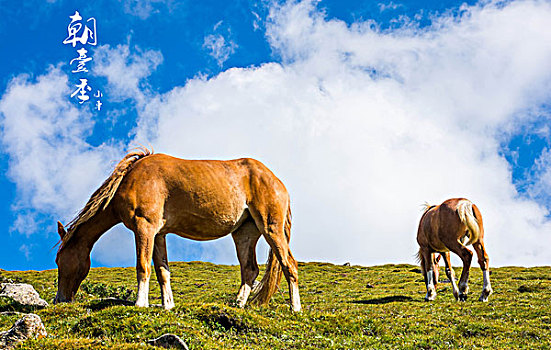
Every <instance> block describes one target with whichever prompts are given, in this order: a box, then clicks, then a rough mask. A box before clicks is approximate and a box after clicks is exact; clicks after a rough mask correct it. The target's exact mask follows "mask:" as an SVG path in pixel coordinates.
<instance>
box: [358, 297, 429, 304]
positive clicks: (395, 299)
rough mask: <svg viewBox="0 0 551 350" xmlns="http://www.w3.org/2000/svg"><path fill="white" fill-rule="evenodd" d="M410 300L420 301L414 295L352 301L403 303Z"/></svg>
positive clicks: (360, 302)
mask: <svg viewBox="0 0 551 350" xmlns="http://www.w3.org/2000/svg"><path fill="white" fill-rule="evenodd" d="M408 301H418V300H416V299H413V298H412V297H409V296H407V295H390V296H387V297H382V298H375V299H368V300H352V301H351V303H352V304H368V305H376V304H388V303H403V302H408Z"/></svg>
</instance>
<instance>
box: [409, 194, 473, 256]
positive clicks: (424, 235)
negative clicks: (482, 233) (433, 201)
mask: <svg viewBox="0 0 551 350" xmlns="http://www.w3.org/2000/svg"><path fill="white" fill-rule="evenodd" d="M465 201H466V202H468V203H470V204H471V205H472V208H473V211H474V215H475V217H477V219H479V220H480V227H482V218H481V215H480V211H479V210H478V208H477V207H476V206H475V205H474V204H472V202H471V201H469V200H468V199H466V198H450V199H448V200H445V201H444V202H442V204H440V205H437V206H434V207H432V208H430V209H429V210H427V211H426V212H425V213H424V215H423V217H422V218H421V222H420V223H419V231H418V238H417V241H418V243H419V244H420V245H428V246H430V247H431V248H432V249H433V250H435V251H438V252H445V251H448V248H447V246H448V245H449V244H450V242H451V241H456V240H461V239H462V238H463V237H464V236H465V232H466V230H467V229H468V228H467V226H466V225H465V223H464V222H462V220H461V218H460V216H459V213H458V209H459V207H460V205H461V204H462V203H464V202H465Z"/></svg>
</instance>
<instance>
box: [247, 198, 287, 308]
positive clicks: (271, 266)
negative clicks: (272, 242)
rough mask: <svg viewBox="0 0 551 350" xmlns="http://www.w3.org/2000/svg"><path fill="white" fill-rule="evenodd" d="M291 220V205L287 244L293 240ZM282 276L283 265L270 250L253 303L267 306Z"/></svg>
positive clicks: (252, 299)
mask: <svg viewBox="0 0 551 350" xmlns="http://www.w3.org/2000/svg"><path fill="white" fill-rule="evenodd" d="M291 219H292V215H291V205H290V204H289V208H288V209H287V217H286V218H285V228H284V230H285V239H286V240H287V244H288V243H289V241H290V240H291ZM282 275H283V270H282V269H281V264H280V263H279V261H278V260H277V257H276V256H275V253H274V251H273V250H272V249H271V248H270V252H269V253H268V262H267V263H266V272H264V276H262V280H261V281H260V283H258V284H257V285H256V286H255V287H254V288H253V290H252V294H253V296H252V298H251V303H255V304H258V305H263V304H267V303H268V301H270V299H271V297H272V296H273V295H274V293H275V292H276V291H277V289H278V287H279V282H280V281H281V276H282Z"/></svg>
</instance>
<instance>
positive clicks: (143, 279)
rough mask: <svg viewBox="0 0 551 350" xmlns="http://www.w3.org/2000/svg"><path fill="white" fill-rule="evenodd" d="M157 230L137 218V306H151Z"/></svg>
mask: <svg viewBox="0 0 551 350" xmlns="http://www.w3.org/2000/svg"><path fill="white" fill-rule="evenodd" d="M156 233H157V230H156V228H155V227H154V226H153V225H152V224H151V223H150V222H148V220H146V219H145V218H142V217H140V218H136V230H135V231H134V237H135V240H136V276H137V278H138V297H137V299H136V306H141V307H148V306H149V278H150V277H151V258H152V256H153V244H154V240H155V234H156Z"/></svg>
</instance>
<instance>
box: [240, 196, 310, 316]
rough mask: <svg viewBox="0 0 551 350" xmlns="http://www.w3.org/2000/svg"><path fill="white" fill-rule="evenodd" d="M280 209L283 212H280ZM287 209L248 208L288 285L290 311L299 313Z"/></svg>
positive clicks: (296, 277)
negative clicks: (287, 226) (287, 229)
mask: <svg viewBox="0 0 551 350" xmlns="http://www.w3.org/2000/svg"><path fill="white" fill-rule="evenodd" d="M281 209H285V210H284V211H282V210H281ZM287 209H288V207H287V205H285V206H283V205H281V206H273V207H271V208H269V209H268V208H266V207H260V210H259V208H258V207H257V208H251V207H249V210H250V212H251V214H252V216H253V218H254V220H255V223H256V226H257V227H258V228H259V231H260V233H262V235H263V236H264V238H265V239H266V242H267V243H268V245H269V246H270V248H271V249H272V252H273V253H274V254H275V256H276V258H277V260H278V262H279V263H280V264H281V269H282V271H283V275H284V276H285V279H286V280H287V283H288V284H289V298H290V300H291V309H292V310H293V311H295V312H299V311H300V310H301V305H300V295H299V291H298V264H297V261H296V260H295V258H294V257H293V254H291V250H290V249H289V240H288V236H287V234H286V232H285V220H286V216H287Z"/></svg>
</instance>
